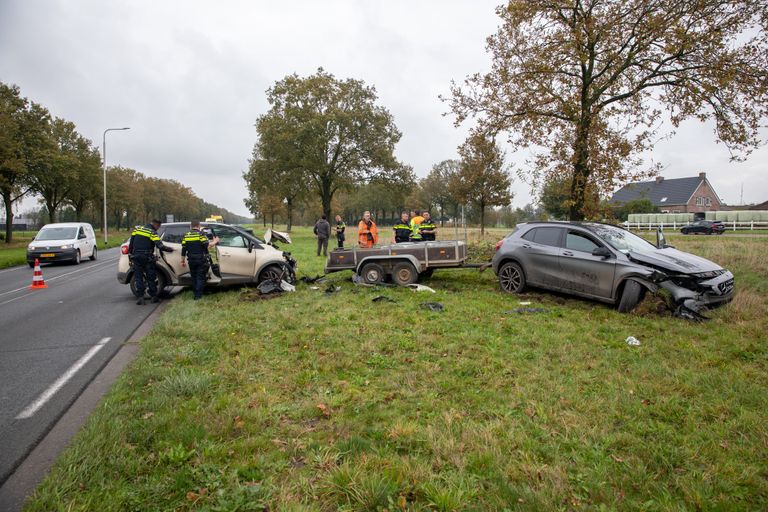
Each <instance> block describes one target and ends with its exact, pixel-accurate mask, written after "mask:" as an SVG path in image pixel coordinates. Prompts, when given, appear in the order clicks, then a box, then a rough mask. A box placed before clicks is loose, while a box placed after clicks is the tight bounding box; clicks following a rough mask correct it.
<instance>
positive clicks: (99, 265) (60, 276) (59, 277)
mask: <svg viewBox="0 0 768 512" xmlns="http://www.w3.org/2000/svg"><path fill="white" fill-rule="evenodd" d="M119 259H120V258H114V259H111V260H106V261H100V262H99V263H96V264H94V265H89V266H87V267H84V268H81V269H79V270H73V271H72V272H67V273H66V274H59V275H57V276H53V277H50V278H48V279H45V276H43V280H44V281H45V282H46V283H47V282H49V281H55V280H57V279H61V278H62V277H67V276H71V275H72V274H76V273H78V272H85V271H86V270H94V269H96V268H99V267H103V266H104V265H107V264H109V263H113V262H115V261H117V260H119ZM28 288H29V286H22V287H21V288H16V289H15V290H9V291H7V292H2V293H0V297H2V296H3V295H8V294H9V293H15V292H20V291H22V290H26V289H28Z"/></svg>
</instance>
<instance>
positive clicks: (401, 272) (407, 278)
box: [392, 261, 419, 286]
mask: <svg viewBox="0 0 768 512" xmlns="http://www.w3.org/2000/svg"><path fill="white" fill-rule="evenodd" d="M418 278H419V273H418V272H416V268H415V267H414V266H413V264H411V263H408V262H407V261H403V262H401V263H398V264H396V265H395V267H394V268H393V269H392V281H393V282H394V283H395V284H397V285H399V286H408V285H409V284H413V283H415V282H416V280H417V279H418Z"/></svg>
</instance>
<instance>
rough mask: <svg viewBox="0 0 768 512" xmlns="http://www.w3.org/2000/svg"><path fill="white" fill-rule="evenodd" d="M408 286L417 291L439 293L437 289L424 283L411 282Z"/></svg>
mask: <svg viewBox="0 0 768 512" xmlns="http://www.w3.org/2000/svg"><path fill="white" fill-rule="evenodd" d="M408 288H410V289H411V290H413V291H415V292H432V293H437V292H436V291H435V290H433V289H432V288H430V287H429V286H424V285H423V284H409V285H408Z"/></svg>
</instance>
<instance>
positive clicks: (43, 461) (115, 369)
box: [0, 301, 168, 512]
mask: <svg viewBox="0 0 768 512" xmlns="http://www.w3.org/2000/svg"><path fill="white" fill-rule="evenodd" d="M167 305H168V301H163V302H162V303H161V304H160V306H158V307H157V308H155V310H154V311H153V312H152V313H150V314H149V316H147V318H145V319H144V321H143V322H142V323H141V324H140V325H139V326H138V327H137V328H136V329H135V330H134V331H133V333H132V334H131V335H130V337H128V339H127V340H126V341H124V342H123V344H122V346H121V347H120V348H119V349H118V351H117V352H116V353H115V355H114V356H112V358H111V359H110V360H109V362H108V363H107V364H106V365H105V366H104V368H102V369H101V371H100V372H99V373H98V374H97V375H96V376H95V377H94V378H93V380H92V381H91V382H90V383H89V384H88V385H87V386H86V388H85V389H84V390H83V392H82V393H80V396H78V397H77V399H75V401H74V403H73V404H72V405H71V406H70V407H69V409H67V411H66V412H65V413H64V414H63V415H62V416H61V418H59V420H58V421H57V422H56V423H55V424H54V425H53V427H52V428H51V430H50V431H49V432H48V433H47V434H46V435H45V437H43V439H42V440H41V441H40V442H39V443H38V444H37V446H35V448H34V449H33V450H32V451H31V452H30V453H29V455H28V456H27V457H26V458H25V459H24V461H23V462H22V463H21V464H20V465H19V466H18V467H17V468H16V470H15V471H14V472H13V473H12V474H11V476H9V477H8V479H7V480H6V481H5V483H3V485H2V487H0V510H2V511H4V512H15V511H19V510H21V509H22V507H23V506H24V502H25V501H26V499H27V497H28V496H29V495H31V494H32V493H33V492H34V490H35V489H36V488H37V486H38V485H39V484H40V482H42V481H43V479H44V478H45V476H46V475H47V474H48V471H49V470H50V468H51V466H53V464H54V462H56V459H57V458H58V456H59V455H60V454H61V452H62V451H63V450H64V449H65V448H66V447H67V446H68V445H69V442H70V441H71V440H72V438H73V437H74V435H75V434H77V432H78V431H79V430H80V429H81V428H82V426H83V425H85V422H86V421H87V420H88V418H89V417H90V415H91V413H93V411H94V410H95V409H96V407H97V406H98V405H99V403H101V399H102V398H103V397H104V395H106V394H107V392H109V390H110V389H111V388H112V384H114V382H115V380H117V378H118V377H119V376H120V375H121V374H122V373H123V370H124V369H125V368H126V366H128V364H130V363H131V361H133V360H134V359H135V358H136V356H137V355H138V353H139V348H140V347H139V342H140V341H141V339H143V338H144V337H145V336H146V335H147V334H148V333H149V331H150V330H151V329H152V326H153V325H154V324H155V322H156V321H157V319H158V318H159V317H160V315H161V314H162V313H163V311H164V310H165V308H166V307H167Z"/></svg>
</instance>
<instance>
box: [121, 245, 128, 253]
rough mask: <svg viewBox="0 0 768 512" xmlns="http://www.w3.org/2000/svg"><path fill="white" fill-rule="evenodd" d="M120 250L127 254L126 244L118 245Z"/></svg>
mask: <svg viewBox="0 0 768 512" xmlns="http://www.w3.org/2000/svg"><path fill="white" fill-rule="evenodd" d="M120 252H121V253H123V254H128V246H127V245H121V246H120Z"/></svg>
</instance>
